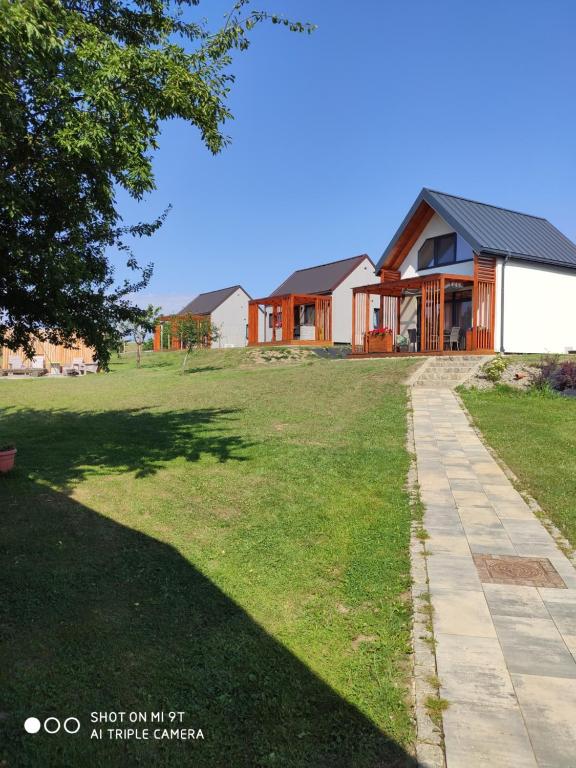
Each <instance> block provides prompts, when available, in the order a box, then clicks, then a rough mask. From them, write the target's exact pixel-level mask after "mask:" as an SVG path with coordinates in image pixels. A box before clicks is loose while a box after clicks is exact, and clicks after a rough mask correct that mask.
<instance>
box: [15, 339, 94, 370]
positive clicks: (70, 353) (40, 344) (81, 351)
mask: <svg viewBox="0 0 576 768" xmlns="http://www.w3.org/2000/svg"><path fill="white" fill-rule="evenodd" d="M34 350H35V352H36V355H42V356H43V357H44V358H45V360H44V366H45V367H46V368H49V367H50V364H51V363H59V364H60V365H72V361H73V359H74V358H75V357H81V358H82V360H83V361H84V362H85V363H92V362H94V350H93V349H92V347H87V346H86V345H85V344H84V342H82V341H79V342H78V344H77V345H76V346H75V347H73V348H72V349H68V348H67V347H62V346H60V345H58V344H49V343H48V342H47V341H39V340H36V341H35V342H34ZM13 355H17V356H18V357H20V358H21V359H22V362H23V363H24V365H26V355H25V353H24V350H23V349H18V350H16V351H14V350H12V349H8V347H3V348H2V368H4V369H7V368H8V365H9V360H10V357H12V356H13Z"/></svg>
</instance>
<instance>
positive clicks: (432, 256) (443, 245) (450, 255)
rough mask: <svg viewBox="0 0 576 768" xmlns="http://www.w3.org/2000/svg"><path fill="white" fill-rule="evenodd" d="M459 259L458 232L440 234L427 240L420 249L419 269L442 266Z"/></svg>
mask: <svg viewBox="0 0 576 768" xmlns="http://www.w3.org/2000/svg"><path fill="white" fill-rule="evenodd" d="M455 261H457V254H456V234H455V233H452V234H450V235H440V237H430V238H428V240H425V241H424V243H423V245H422V247H421V248H420V250H419V251H418V269H419V270H420V269H430V268H431V267H442V266H445V265H446V264H453V263H454V262H455Z"/></svg>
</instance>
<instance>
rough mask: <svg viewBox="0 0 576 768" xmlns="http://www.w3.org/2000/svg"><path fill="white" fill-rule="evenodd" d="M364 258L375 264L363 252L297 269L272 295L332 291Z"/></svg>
mask: <svg viewBox="0 0 576 768" xmlns="http://www.w3.org/2000/svg"><path fill="white" fill-rule="evenodd" d="M364 259H368V261H369V262H370V264H372V266H374V264H373V262H372V260H371V259H370V257H369V256H368V255H367V254H365V253H363V254H362V255H361V256H353V257H352V258H351V259H341V260H340V261H332V262H330V264H320V265H319V266H317V267H308V268H307V269H297V270H296V272H293V273H292V274H291V275H290V277H289V278H288V279H287V280H284V282H283V283H282V285H279V286H278V288H276V290H275V291H274V292H273V293H271V294H270V295H271V296H283V295H285V294H287V293H295V294H301V293H304V294H306V293H331V292H332V291H334V290H335V289H336V288H337V287H338V286H339V285H340V283H341V282H342V281H343V280H345V279H346V278H347V277H348V275H350V274H351V273H352V272H353V271H354V270H355V269H356V267H357V266H358V265H359V264H361V263H362V262H363V261H364Z"/></svg>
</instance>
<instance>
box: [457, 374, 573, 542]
mask: <svg viewBox="0 0 576 768" xmlns="http://www.w3.org/2000/svg"><path fill="white" fill-rule="evenodd" d="M461 396H462V398H463V400H464V402H465V404H466V407H467V408H468V410H469V411H470V413H471V414H472V417H473V418H474V420H475V422H476V424H477V425H478V426H479V428H480V429H481V431H482V432H483V434H484V436H485V437H486V439H487V440H488V442H489V443H490V445H492V447H493V448H494V449H495V450H496V451H497V452H498V453H499V454H500V456H501V457H502V458H503V459H504V461H505V462H506V463H507V464H508V466H509V467H510V468H511V469H512V470H513V472H515V473H516V475H517V476H518V478H519V479H520V482H521V485H522V487H523V488H525V489H526V490H527V491H529V493H531V494H532V495H533V496H534V498H535V499H537V500H538V502H539V503H540V505H541V506H542V508H543V509H544V510H545V511H546V513H547V514H548V515H549V517H550V519H551V520H553V521H554V522H555V523H556V525H557V526H558V527H559V528H560V530H561V531H562V532H563V533H564V534H565V536H566V537H567V538H568V539H569V540H570V541H571V542H572V544H573V545H574V546H576V400H573V399H569V398H563V397H555V396H537V395H533V394H525V393H522V392H513V391H510V390H507V389H495V390H492V391H483V392H479V391H476V390H463V391H462V392H461Z"/></svg>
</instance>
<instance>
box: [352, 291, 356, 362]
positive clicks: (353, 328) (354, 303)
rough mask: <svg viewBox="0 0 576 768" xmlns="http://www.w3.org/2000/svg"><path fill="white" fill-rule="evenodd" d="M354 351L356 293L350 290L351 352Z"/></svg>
mask: <svg viewBox="0 0 576 768" xmlns="http://www.w3.org/2000/svg"><path fill="white" fill-rule="evenodd" d="M355 350H356V291H355V290H354V289H352V352H354V351H355Z"/></svg>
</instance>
